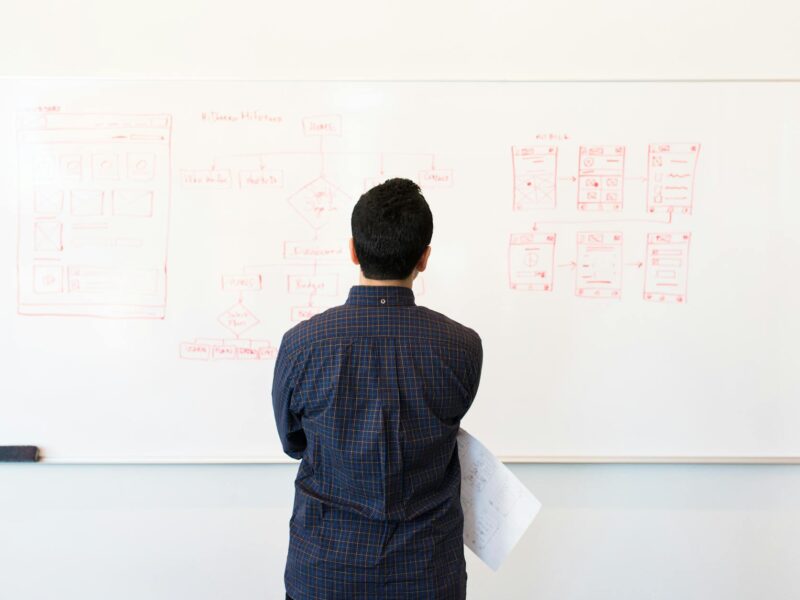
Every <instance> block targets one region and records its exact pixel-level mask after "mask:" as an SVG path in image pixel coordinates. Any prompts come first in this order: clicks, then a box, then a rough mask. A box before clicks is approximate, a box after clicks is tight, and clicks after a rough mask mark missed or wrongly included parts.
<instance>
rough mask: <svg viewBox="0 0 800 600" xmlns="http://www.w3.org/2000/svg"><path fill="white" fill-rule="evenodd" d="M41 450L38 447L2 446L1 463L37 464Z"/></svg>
mask: <svg viewBox="0 0 800 600" xmlns="http://www.w3.org/2000/svg"><path fill="white" fill-rule="evenodd" d="M38 460H39V448H37V447H36V446H0V462H36V461H38Z"/></svg>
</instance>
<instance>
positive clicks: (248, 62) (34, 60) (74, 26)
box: [0, 0, 800, 79]
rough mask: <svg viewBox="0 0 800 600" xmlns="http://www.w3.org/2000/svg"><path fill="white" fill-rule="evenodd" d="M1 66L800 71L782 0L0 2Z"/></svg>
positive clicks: (793, 7) (606, 73) (790, 3)
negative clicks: (730, 0)
mask: <svg viewBox="0 0 800 600" xmlns="http://www.w3.org/2000/svg"><path fill="white" fill-rule="evenodd" d="M6 4H7V5H8V6H5V7H4V12H3V17H4V18H3V19H2V21H0V40H2V44H3V47H4V48H5V49H6V51H5V52H3V54H2V55H1V56H0V66H2V71H1V72H3V73H5V74H13V75H95V76H112V77H116V76H119V75H121V74H128V75H144V76H148V75H149V76H154V75H155V76H163V77H176V76H177V77H186V76H192V77H194V76H197V77H231V78H242V77H244V78H255V79H262V78H280V79H317V78H321V79H330V78H335V79H362V78H369V79H409V78H410V79H443V78H446V79H506V78H512V79H574V78H591V79H604V78H605V79H609V78H611V79H616V78H634V79H636V78H638V79H652V78H686V77H688V78H709V77H711V78H719V77H733V78H738V77H791V76H798V75H800V65H798V61H797V35H796V23H797V21H798V17H800V6H798V4H797V3H796V2H795V1H794V0H764V1H762V2H759V3H758V4H757V5H755V6H754V5H752V4H751V3H747V2H734V3H723V2H720V0H670V1H668V2H655V3H653V2H642V1H641V0H607V1H606V2H600V3H598V2H596V1H595V0H566V1H562V2H547V3H544V2H530V1H529V0H504V1H503V2H493V1H491V0H468V1H466V2H464V1H461V0H439V1H437V2H423V1H421V0H409V1H408V2H403V3H393V2H375V1H374V0H341V1H340V2H322V1H319V0H317V1H315V2H310V3H287V2H279V1H277V0H266V1H264V2H255V1H254V0H230V1H229V2H226V3H225V4H224V5H220V4H219V3H218V2H214V1H212V0H197V1H194V2H187V1H185V0H178V1H172V2H163V1H159V0H141V1H140V2H136V3H131V4H124V3H119V2H103V1H102V0H77V1H74V2H68V3H63V2H9V3H6Z"/></svg>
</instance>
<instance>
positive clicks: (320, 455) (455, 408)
mask: <svg viewBox="0 0 800 600" xmlns="http://www.w3.org/2000/svg"><path fill="white" fill-rule="evenodd" d="M351 226H352V233H353V237H352V240H351V241H350V254H351V258H352V260H353V263H354V264H356V265H360V267H361V275H360V285H356V286H353V287H352V288H351V289H350V293H349V296H348V298H347V301H346V302H345V304H344V305H343V306H337V307H334V308H331V309H329V310H327V311H325V312H323V313H321V314H319V315H316V316H314V317H312V318H311V319H309V320H307V321H304V322H302V323H300V324H298V325H297V326H295V327H293V328H292V329H290V330H289V331H288V332H287V333H286V334H285V335H284V337H283V341H282V342H281V346H280V350H279V352H278V357H277V360H276V364H275V378H274V383H273V389H272V398H273V408H274V410H275V420H276V422H277V426H278V432H279V434H280V438H281V442H282V444H283V449H284V451H285V452H286V453H287V454H288V455H289V456H291V457H293V458H300V459H302V462H301V463H300V467H299V469H298V473H297V478H296V480H295V501H294V511H293V515H292V518H291V520H290V522H289V529H290V541H289V555H288V560H287V564H286V572H285V583H286V592H287V598H292V599H293V600H312V599H313V600H360V599H369V600H381V599H395V598H396V599H401V598H402V599H413V600H434V599H435V600H449V599H453V600H461V599H463V598H465V596H466V580H467V575H466V569H465V563H464V545H463V527H464V517H463V513H462V511H461V499H460V489H461V488H460V486H461V472H460V468H459V463H458V452H457V448H456V434H457V432H458V428H459V424H460V421H461V418H462V417H463V416H464V414H465V413H466V412H467V409H468V408H469V407H470V405H471V404H472V401H473V399H474V398H475V393H476V392H477V389H478V382H479V381H480V374H481V365H482V359H483V351H482V346H481V340H480V338H479V337H478V334H476V333H475V332H474V331H473V330H471V329H468V328H466V327H464V326H462V325H459V324H458V323H456V322H455V321H452V320H451V319H448V318H447V317H445V316H444V315H442V314H439V313H437V312H434V311H432V310H429V309H427V308H423V307H420V306H416V304H415V301H414V293H413V292H412V290H411V286H412V283H413V281H414V278H415V277H416V276H417V273H420V272H422V271H424V270H425V267H426V266H427V264H428V259H429V257H430V252H431V249H430V246H429V244H430V241H431V237H432V234H433V217H432V215H431V211H430V208H429V207H428V203H427V202H426V201H425V198H424V197H423V196H422V194H421V192H420V188H419V187H418V186H417V185H416V184H415V183H414V182H412V181H409V180H407V179H390V180H388V181H386V182H385V183H383V184H381V185H378V186H376V187H374V188H372V189H371V190H369V191H368V192H367V193H365V194H364V195H363V196H361V198H360V200H359V201H358V203H357V204H356V206H355V208H354V209H353V214H352V218H351ZM464 300H465V301H466V300H467V299H464Z"/></svg>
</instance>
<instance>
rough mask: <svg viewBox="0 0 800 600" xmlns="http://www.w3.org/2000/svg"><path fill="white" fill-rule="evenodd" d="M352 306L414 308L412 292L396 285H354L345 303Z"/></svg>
mask: <svg viewBox="0 0 800 600" xmlns="http://www.w3.org/2000/svg"><path fill="white" fill-rule="evenodd" d="M345 304H349V305H352V306H415V302H414V292H413V291H412V290H411V289H410V288H407V287H402V286H397V285H354V286H353V287H351V288H350V293H349V294H348V296H347V302H345Z"/></svg>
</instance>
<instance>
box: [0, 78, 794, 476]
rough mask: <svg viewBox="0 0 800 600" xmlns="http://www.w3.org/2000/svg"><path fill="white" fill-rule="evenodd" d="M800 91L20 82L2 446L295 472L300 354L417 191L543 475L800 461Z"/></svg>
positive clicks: (511, 454) (500, 448)
mask: <svg viewBox="0 0 800 600" xmlns="http://www.w3.org/2000/svg"><path fill="white" fill-rule="evenodd" d="M799 139H800V84H798V83H791V82H783V83H766V82H761V83H755V82H738V83H737V82H727V83H722V82H718V83H711V82H707V83H701V82H695V83H688V82H686V83H676V82H663V83H634V82H628V83H622V82H591V83H590V82H583V83H580V82H574V83H564V82H561V83H521V82H519V83H499V82H447V83H445V82H405V83H400V82H371V83H366V82H338V83H332V82H257V81H114V80H74V81H73V80H3V81H0V144H1V146H0V164H2V165H3V177H2V178H1V179H0V186H2V188H1V189H0V192H1V193H2V195H1V196H0V210H2V213H1V214H2V221H1V222H0V228H2V229H1V230H0V245H2V251H0V273H2V274H3V281H5V282H6V283H5V285H4V286H3V287H2V290H1V291H2V296H0V311H2V312H1V313H0V314H1V315H2V317H1V318H0V323H1V324H2V325H1V326H2V334H3V340H4V342H5V343H3V344H2V349H1V350H0V360H1V361H2V365H3V375H2V377H0V443H3V444H14V443H20V444H22V443H25V444H38V445H39V446H40V447H42V449H43V453H44V455H45V456H46V457H47V458H48V459H51V460H54V461H57V460H63V461H69V460H99V461H121V462H122V461H131V460H142V461H148V460H153V461H158V460H186V461H192V460H199V461H202V460H208V461H228V460H230V461H237V460H242V461H251V460H252V461H271V460H279V459H281V457H282V453H281V451H280V445H279V441H278V439H277V436H276V434H275V430H274V424H273V420H272V412H271V401H270V394H269V390H270V386H271V376H272V368H273V365H274V356H275V352H276V350H277V347H278V345H279V343H280V340H281V336H282V334H283V332H284V331H285V330H286V329H287V328H289V327H290V326H292V325H293V324H295V323H297V322H299V321H300V320H302V319H305V318H308V317H310V316H312V315H313V314H316V313H318V312H320V311H322V310H324V309H325V308H327V307H330V306H334V305H337V304H340V303H342V302H343V301H344V299H345V297H346V294H347V291H348V289H349V287H350V285H352V284H354V283H355V282H356V281H357V272H356V269H355V267H353V266H352V265H351V264H349V263H348V261H347V256H346V244H347V239H348V237H349V216H350V211H351V209H352V206H353V204H354V202H355V201H356V200H357V199H358V197H359V195H360V194H361V193H362V192H363V191H364V190H365V189H367V188H369V187H371V186H372V185H374V184H375V183H377V182H380V181H382V180H384V179H387V178H389V177H394V176H404V177H410V178H412V179H415V180H416V181H417V182H419V183H420V185H421V186H422V188H423V191H424V193H425V195H426V197H427V198H428V200H429V202H430V204H431V207H432V210H433V213H434V221H435V230H434V239H433V243H432V247H433V252H432V255H431V261H430V266H429V269H428V270H427V271H426V272H425V273H424V275H423V276H422V277H421V278H420V279H419V280H418V281H417V283H416V284H415V291H416V294H417V302H418V303H419V304H424V305H426V306H428V307H430V308H432V309H434V310H439V311H441V312H444V313H446V314H448V315H449V316H451V317H452V318H454V319H456V320H458V321H460V322H462V323H464V324H466V325H468V326H470V327H472V328H474V329H475V330H477V331H478V332H479V333H480V335H481V336H482V338H483V342H484V352H485V359H484V370H483V377H482V383H481V387H480V392H479V394H478V397H477V399H476V401H475V403H474V405H473V408H472V409H471V411H470V413H469V414H468V416H467V418H466V419H465V420H464V426H465V427H466V428H467V429H469V430H470V431H471V432H472V433H473V434H474V435H476V436H477V437H478V438H480V439H481V440H482V441H483V442H484V443H485V444H486V445H487V446H488V447H489V448H491V449H492V450H493V451H494V452H496V453H497V454H499V455H501V456H504V457H506V458H508V459H517V460H554V459H560V458H565V459H567V460H571V459H575V460H604V459H605V458H608V459H613V458H614V457H616V458H617V459H618V458H620V457H621V458H628V459H632V460H636V459H642V460H673V459H674V460H682V459H687V457H689V458H690V459H691V457H695V458H703V457H705V458H713V457H723V458H724V457H741V458H745V459H746V458H759V457H761V458H779V457H800V436H798V435H797V431H798V429H799V428H800V402H798V399H800V369H798V366H800V364H799V361H798V350H797V340H798V339H800V318H798V311H797V298H798V292H800V286H798V283H797V274H798V261H800V241H799V240H800V237H799V236H798V232H800V203H799V202H798V189H800V188H799V187H798V170H799V169H798V167H800V142H799V141H798V140H799Z"/></svg>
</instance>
